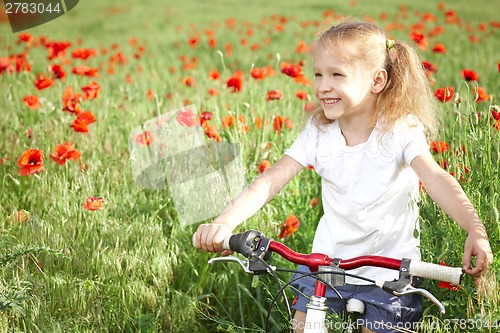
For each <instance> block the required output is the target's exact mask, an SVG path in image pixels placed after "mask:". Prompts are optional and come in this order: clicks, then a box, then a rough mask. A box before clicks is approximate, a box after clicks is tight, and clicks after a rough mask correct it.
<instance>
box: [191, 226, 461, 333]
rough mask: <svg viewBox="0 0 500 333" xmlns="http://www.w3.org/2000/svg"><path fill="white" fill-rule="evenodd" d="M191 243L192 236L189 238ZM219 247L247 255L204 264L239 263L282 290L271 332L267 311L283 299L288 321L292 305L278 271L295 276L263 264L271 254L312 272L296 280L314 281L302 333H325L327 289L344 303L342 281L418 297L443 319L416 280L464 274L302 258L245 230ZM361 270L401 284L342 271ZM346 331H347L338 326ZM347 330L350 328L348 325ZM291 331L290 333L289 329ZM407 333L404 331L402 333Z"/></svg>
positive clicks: (456, 279)
mask: <svg viewBox="0 0 500 333" xmlns="http://www.w3.org/2000/svg"><path fill="white" fill-rule="evenodd" d="M193 244H194V237H193ZM222 248H223V249H226V250H232V251H235V252H237V253H239V254H242V255H243V256H245V257H246V258H247V259H248V260H242V259H240V258H238V257H236V256H225V257H218V258H211V259H210V260H209V261H208V263H209V264H211V265H212V264H214V263H217V262H236V263H238V264H240V265H241V266H242V267H243V269H244V270H245V272H247V273H250V274H255V275H260V274H266V273H270V274H272V275H273V276H274V277H275V278H276V279H277V281H278V284H279V285H280V289H279V290H278V292H277V293H276V295H275V297H274V298H273V299H272V301H271V304H270V306H269V311H268V314H267V318H266V332H269V322H270V313H271V309H272V308H273V306H274V303H275V302H276V300H277V298H278V296H279V295H280V294H283V296H284V298H285V302H286V305H287V309H288V313H289V315H290V317H291V310H290V305H289V303H288V299H287V298H286V295H285V293H284V289H285V288H286V287H287V286H289V285H290V284H291V283H292V282H294V280H293V281H289V282H287V283H285V284H282V283H281V281H280V280H279V277H278V276H277V274H276V271H286V272H297V271H294V270H287V269H279V268H276V267H275V266H271V265H269V264H268V263H267V261H268V260H269V259H270V258H271V255H272V253H273V252H276V253H277V254H279V255H280V256H282V257H283V258H285V259H286V260H288V261H289V262H292V263H295V264H299V265H305V266H307V267H309V269H310V270H311V273H302V274H303V275H302V276H299V277H298V278H296V279H300V278H302V277H303V276H315V277H316V285H315V288H314V295H312V296H311V298H310V302H309V304H308V305H307V312H306V320H305V323H304V333H326V332H328V330H327V323H326V322H325V321H326V314H327V312H328V307H327V306H326V298H325V294H326V289H327V287H329V288H332V289H333V290H334V291H335V292H336V293H337V296H339V298H340V299H341V300H342V297H341V295H340V294H339V293H338V292H337V291H336V289H335V287H338V286H341V285H343V284H344V283H345V276H353V277H356V278H360V279H362V280H365V281H367V282H370V283H372V284H374V285H376V286H377V287H379V288H382V289H383V290H385V291H387V292H389V293H391V294H393V295H395V296H398V297H399V296H403V295H408V294H420V295H422V296H423V297H426V298H427V299H429V300H430V301H431V302H432V303H434V304H435V305H436V306H438V307H439V309H440V312H441V313H442V314H444V313H445V307H444V306H443V304H442V303H441V302H440V301H439V300H438V299H437V298H436V297H435V296H434V295H432V294H431V293H430V292H429V291H427V290H425V289H421V288H416V287H415V285H416V284H417V283H418V281H417V280H419V279H420V278H429V279H433V280H439V281H445V282H449V283H452V284H455V285H459V284H460V283H461V281H462V277H463V270H462V268H458V267H449V266H442V265H438V264H432V263H427V262H423V261H418V260H411V259H394V258H388V257H383V256H372V255H367V256H360V257H356V258H351V259H339V258H330V257H329V256H327V255H325V254H321V253H311V254H302V253H297V252H295V251H293V250H291V249H290V248H289V247H287V246H286V245H284V244H283V243H280V242H277V241H275V240H273V239H272V238H268V237H265V236H264V234H263V233H262V232H260V231H257V230H248V231H245V232H243V233H239V234H234V235H232V236H231V237H229V238H228V239H225V240H224V242H223V244H222ZM363 266H374V267H380V268H386V269H392V270H398V271H399V279H398V280H394V281H374V280H371V279H368V278H365V277H361V276H357V275H353V274H349V273H346V272H345V271H346V270H351V269H355V268H359V267H363ZM342 301H343V303H344V309H345V311H347V312H349V311H350V310H351V311H350V312H353V311H352V310H354V312H359V313H362V311H364V309H363V304H359V303H358V302H360V301H358V302H355V303H353V304H349V302H350V301H356V300H353V299H351V300H349V302H347V303H346V302H345V301H344V300H342ZM342 328H343V329H344V328H345V327H344V326H342ZM346 328H351V325H348V326H347V327H346ZM290 332H293V330H292V328H291V329H290ZM402 332H405V330H402Z"/></svg>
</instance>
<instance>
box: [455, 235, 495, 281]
mask: <svg viewBox="0 0 500 333" xmlns="http://www.w3.org/2000/svg"><path fill="white" fill-rule="evenodd" d="M472 257H476V266H475V267H472V266H471V259H472ZM492 262H493V252H492V251H491V247H490V243H489V242H488V236H486V232H485V231H484V230H483V231H480V230H475V231H472V232H471V233H469V236H468V237H467V240H466V241H465V247H464V256H463V257H462V264H463V269H464V272H465V273H467V274H469V275H470V276H472V277H475V278H478V277H480V276H481V275H483V274H484V273H486V271H487V267H488V265H490V264H491V263H492Z"/></svg>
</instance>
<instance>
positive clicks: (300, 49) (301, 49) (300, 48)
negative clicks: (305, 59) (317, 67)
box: [295, 40, 309, 53]
mask: <svg viewBox="0 0 500 333" xmlns="http://www.w3.org/2000/svg"><path fill="white" fill-rule="evenodd" d="M295 52H296V53H307V52H309V46H308V45H307V44H306V42H304V41H303V40H299V43H298V44H297V47H296V48H295Z"/></svg>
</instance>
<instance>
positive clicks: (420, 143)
mask: <svg viewBox="0 0 500 333" xmlns="http://www.w3.org/2000/svg"><path fill="white" fill-rule="evenodd" d="M400 130H401V132H400V134H402V135H403V137H402V141H401V142H402V148H403V162H404V163H405V164H407V165H410V163H411V161H413V159H414V158H415V157H417V156H419V155H429V156H430V155H431V153H430V150H429V142H428V141H427V139H426V137H425V133H424V126H423V125H422V123H420V122H419V121H418V120H415V119H411V120H410V121H408V122H405V123H404V125H403V126H401V127H400Z"/></svg>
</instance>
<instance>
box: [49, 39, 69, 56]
mask: <svg viewBox="0 0 500 333" xmlns="http://www.w3.org/2000/svg"><path fill="white" fill-rule="evenodd" d="M44 46H45V47H46V48H47V50H48V51H49V56H48V59H49V60H52V59H54V58H61V57H64V56H65V55H66V49H67V48H69V47H70V46H71V42H45V43H44Z"/></svg>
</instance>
